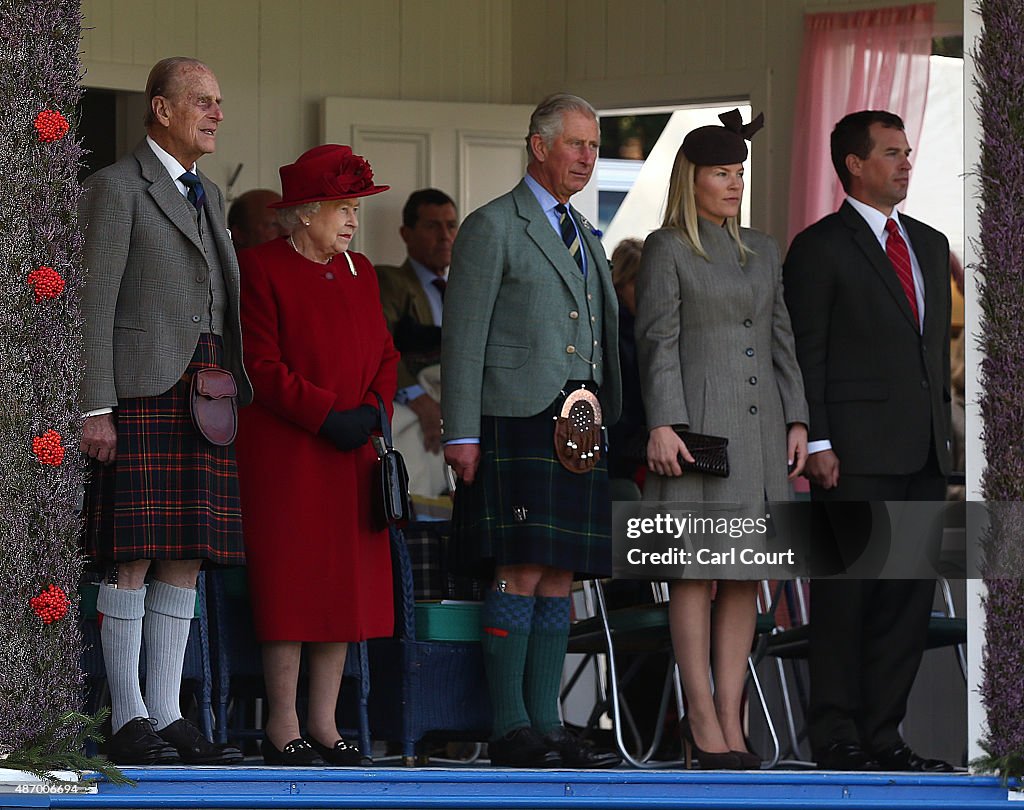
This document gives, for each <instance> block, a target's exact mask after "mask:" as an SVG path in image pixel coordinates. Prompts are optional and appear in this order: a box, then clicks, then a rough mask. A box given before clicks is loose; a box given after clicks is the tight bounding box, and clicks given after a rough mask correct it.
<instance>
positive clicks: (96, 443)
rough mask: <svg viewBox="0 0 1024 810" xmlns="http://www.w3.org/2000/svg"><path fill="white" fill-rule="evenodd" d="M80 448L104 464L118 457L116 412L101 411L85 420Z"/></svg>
mask: <svg viewBox="0 0 1024 810" xmlns="http://www.w3.org/2000/svg"><path fill="white" fill-rule="evenodd" d="M80 449H81V451H82V452H83V453H85V454H86V455H87V456H89V457H90V458H94V459H96V460H97V461H99V462H102V463H103V464H110V463H111V462H112V461H114V460H115V459H116V458H117V426H116V425H115V424H114V414H112V413H101V414H99V415H98V416H90V417H88V418H87V419H86V420H85V424H84V425H83V426H82V443H81V445H80Z"/></svg>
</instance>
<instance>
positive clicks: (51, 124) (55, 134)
mask: <svg viewBox="0 0 1024 810" xmlns="http://www.w3.org/2000/svg"><path fill="white" fill-rule="evenodd" d="M35 128H36V132H37V133H39V140H41V141H42V142H43V143H49V142H50V141H59V140H60V139H61V138H63V137H64V136H65V135H67V134H68V120H67V119H66V118H65V117H64V116H63V115H61V114H60V113H59V112H57V111H56V110H42V111H41V112H40V113H39V115H37V116H36V120H35Z"/></svg>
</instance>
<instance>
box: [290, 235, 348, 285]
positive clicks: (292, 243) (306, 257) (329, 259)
mask: <svg viewBox="0 0 1024 810" xmlns="http://www.w3.org/2000/svg"><path fill="white" fill-rule="evenodd" d="M288 244H289V245H291V246H292V250H294V251H295V252H296V253H298V254H299V255H300V256H302V258H304V259H308V258H309V257H308V256H306V254H305V253H303V252H302V251H301V250H299V249H298V247H296V245H295V240H294V239H292V236H291V234H289V235H288ZM342 255H343V256H344V257H345V261H346V262H348V271H349V272H350V273H351V274H352V275H353V276H358V275H359V274H358V273H357V272H356V266H355V264H354V263H353V261H352V257H351V256H349V255H348V251H347V250H346V251H344V252H343V253H342ZM309 260H310V261H311V262H314V261H316V259H309ZM333 261H334V257H333V256H330V257H329V258H328V259H327V261H324V262H316V263H317V264H330V263H331V262H333Z"/></svg>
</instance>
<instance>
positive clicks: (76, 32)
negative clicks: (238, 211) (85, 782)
mask: <svg viewBox="0 0 1024 810" xmlns="http://www.w3.org/2000/svg"><path fill="white" fill-rule="evenodd" d="M80 33H81V11H80V5H79V3H78V2H74V1H73V0H0V166H3V171H2V172H0V673H2V675H0V756H3V755H6V761H5V762H0V765H4V766H9V767H22V768H26V769H29V770H37V769H39V768H40V767H41V766H49V767H70V768H72V769H77V767H78V761H79V760H81V759H82V758H81V757H80V756H78V757H77V759H76V754H77V750H78V749H79V748H80V746H81V733H82V730H83V724H84V721H85V718H82V717H81V715H76V714H75V713H74V712H75V710H77V709H78V707H79V705H80V702H81V700H80V692H79V687H80V683H81V675H80V672H79V656H80V652H81V638H80V634H79V630H78V622H77V616H78V580H79V575H80V573H81V562H80V557H79V551H78V543H77V534H78V517H77V515H76V507H77V504H78V501H79V497H80V492H81V486H82V470H81V467H80V465H79V462H78V458H79V456H78V443H79V431H80V428H81V416H80V414H79V412H78V406H77V399H78V387H79V380H80V377H81V367H82V351H81V336H80V332H81V327H80V315H79V302H78V293H79V290H80V289H81V285H82V280H83V270H82V266H81V247H82V239H81V235H80V234H79V231H78V227H77V222H76V219H77V217H76V207H77V201H78V196H79V185H78V181H77V179H76V175H77V171H78V167H79V162H80V158H81V156H82V149H81V147H80V145H79V142H78V140H77V138H76V136H75V133H74V129H73V122H74V115H75V104H76V102H77V101H78V98H79V96H80V94H81V89H80V87H79V80H80V74H81V68H80V66H79V62H78V49H79V38H80ZM69 757H70V758H69Z"/></svg>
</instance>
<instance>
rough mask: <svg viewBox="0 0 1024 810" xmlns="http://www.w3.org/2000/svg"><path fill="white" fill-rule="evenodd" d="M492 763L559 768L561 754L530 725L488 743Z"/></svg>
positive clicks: (508, 765) (504, 765)
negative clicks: (548, 744) (549, 745)
mask: <svg viewBox="0 0 1024 810" xmlns="http://www.w3.org/2000/svg"><path fill="white" fill-rule="evenodd" d="M487 750H488V754H489V756H490V758H491V764H492V765H498V766H500V767H504V768H559V767H561V765H562V757H561V755H560V754H559V753H558V752H557V751H555V750H553V749H551V748H549V747H548V746H547V744H546V743H545V742H544V740H543V739H542V738H541V736H540V735H539V734H538V733H537V732H536V731H534V730H533V729H532V728H530V727H529V726H523V727H522V728H517V729H514V730H512V731H510V732H509V733H508V734H506V735H505V736H504V737H499V738H498V739H497V740H491V741H490V742H489V743H488V745H487Z"/></svg>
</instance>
